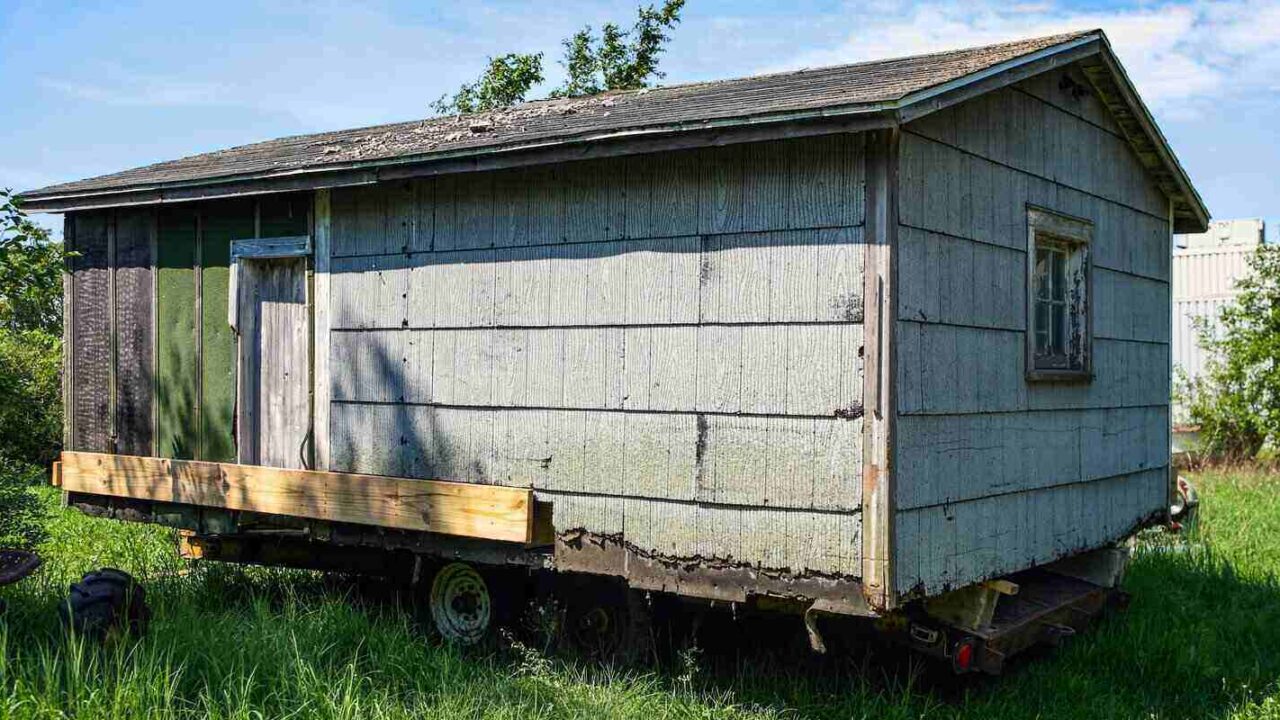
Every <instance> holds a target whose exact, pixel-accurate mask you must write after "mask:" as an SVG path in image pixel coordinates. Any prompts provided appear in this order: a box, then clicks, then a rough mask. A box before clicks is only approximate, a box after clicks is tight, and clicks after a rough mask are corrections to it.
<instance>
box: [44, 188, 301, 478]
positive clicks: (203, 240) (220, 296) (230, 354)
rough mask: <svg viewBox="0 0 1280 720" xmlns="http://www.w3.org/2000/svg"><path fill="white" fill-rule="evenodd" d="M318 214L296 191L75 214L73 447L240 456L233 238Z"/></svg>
mask: <svg viewBox="0 0 1280 720" xmlns="http://www.w3.org/2000/svg"><path fill="white" fill-rule="evenodd" d="M309 212H310V199H309V196H308V195H306V194H292V195H278V196H272V197H270V198H265V199H263V200H260V201H256V205H255V201H245V202H240V203H202V204H196V205H183V206H175V207H166V208H161V209H156V208H132V209H131V208H120V209H115V210H104V211H99V212H86V213H75V214H73V215H71V216H69V218H68V222H67V225H66V227H67V243H68V247H69V248H70V249H72V250H75V251H77V255H75V256H74V257H72V258H71V259H70V261H69V265H68V269H69V270H70V276H71V280H70V283H69V291H70V292H69V295H70V302H69V304H68V308H69V317H70V323H69V328H68V333H67V335H68V340H69V345H68V348H69V349H68V371H69V372H68V378H69V383H68V388H67V394H68V407H69V408H70V411H69V412H68V416H67V423H68V427H69V429H71V430H72V432H71V433H69V434H68V442H69V445H70V448H71V449H75V450H93V451H109V450H115V451H117V452H121V453H128V454H136V455H152V454H155V455H158V456H161V457H176V458H199V459H211V460H226V459H230V458H233V457H234V451H235V450H234V448H235V446H234V437H233V431H234V428H235V425H234V419H233V417H232V411H233V409H234V404H235V347H236V345H235V336H234V335H233V333H232V331H231V327H230V325H229V323H228V322H227V289H228V288H227V285H228V273H227V269H228V263H229V259H230V242H231V240H234V239H241V238H251V237H254V236H255V232H261V233H269V234H271V235H273V236H292V235H306V234H307V233H308V232H309V225H310V217H309ZM255 226H256V227H255ZM305 330H306V328H304V331H305ZM113 383H114V385H113ZM113 433H114V443H113V442H112V440H113Z"/></svg>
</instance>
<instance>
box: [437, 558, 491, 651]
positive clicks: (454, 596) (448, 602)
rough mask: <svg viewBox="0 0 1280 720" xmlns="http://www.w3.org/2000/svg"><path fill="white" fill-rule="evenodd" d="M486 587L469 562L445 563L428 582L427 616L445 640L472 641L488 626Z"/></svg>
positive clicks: (489, 604) (488, 609)
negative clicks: (429, 614) (428, 609)
mask: <svg viewBox="0 0 1280 720" xmlns="http://www.w3.org/2000/svg"><path fill="white" fill-rule="evenodd" d="M492 607H493V605H492V602H491V601H490V599H489V587H488V585H486V584H485V582H484V578H482V577H480V573H478V572H476V571H475V570H474V569H473V568H472V567H471V566H469V565H464V564H462V563H453V564H451V565H446V566H445V567H444V568H442V569H441V570H440V572H439V573H437V574H436V579H435V581H434V582H432V583H431V618H432V620H434V621H435V624H436V629H437V630H439V631H440V634H441V635H443V636H444V637H445V639H447V640H452V641H454V642H460V643H464V644H468V645H470V644H472V643H475V642H478V641H479V640H480V638H482V637H484V634H485V633H486V632H487V631H488V630H489V621H490V618H491V614H492Z"/></svg>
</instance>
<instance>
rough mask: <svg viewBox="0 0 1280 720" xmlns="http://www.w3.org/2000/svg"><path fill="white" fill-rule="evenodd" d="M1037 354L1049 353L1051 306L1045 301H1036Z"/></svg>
mask: <svg viewBox="0 0 1280 720" xmlns="http://www.w3.org/2000/svg"><path fill="white" fill-rule="evenodd" d="M1035 323H1036V355H1047V354H1048V353H1049V306H1048V305H1047V304H1045V303H1043V302H1037V303H1036V317H1035Z"/></svg>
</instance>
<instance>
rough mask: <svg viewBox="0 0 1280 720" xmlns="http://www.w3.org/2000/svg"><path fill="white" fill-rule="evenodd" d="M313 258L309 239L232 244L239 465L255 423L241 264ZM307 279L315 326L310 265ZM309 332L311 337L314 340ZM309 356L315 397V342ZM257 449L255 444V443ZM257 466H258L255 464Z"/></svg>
mask: <svg viewBox="0 0 1280 720" xmlns="http://www.w3.org/2000/svg"><path fill="white" fill-rule="evenodd" d="M311 255H312V243H311V236H310V235H295V236H287V237H274V238H246V239H243V240H232V241H231V272H230V287H229V288H228V293H227V322H228V324H230V325H231V329H232V331H233V332H235V335H236V412H235V418H236V428H235V438H236V462H237V463H239V464H245V462H246V460H247V458H246V448H247V447H248V445H249V444H248V443H247V442H246V439H247V436H246V435H245V433H246V430H248V429H249V428H250V427H251V425H252V423H251V418H250V413H249V403H247V402H246V401H245V399H246V391H247V385H246V383H247V381H248V378H246V377H245V373H244V372H243V370H244V366H245V362H244V358H245V351H246V347H245V345H244V340H245V338H244V335H243V333H242V332H241V328H240V274H241V267H240V264H241V262H245V261H262V260H285V259H296V258H302V259H309V258H310V257H311ZM304 272H305V276H304V278H303V287H304V293H305V297H304V301H305V303H306V312H307V322H308V323H309V324H314V322H315V302H314V299H315V298H314V295H313V291H312V286H311V263H310V262H308V263H307V266H306V270H305V271H304ZM311 334H312V333H311V332H308V336H309V337H310V336H311ZM307 352H308V354H309V355H310V360H309V361H308V363H307V372H308V377H307V378H306V387H307V392H308V395H312V394H313V388H314V387H315V347H314V343H313V342H312V341H310V340H309V341H308V348H307ZM309 410H310V412H309V413H308V417H307V434H306V436H307V438H308V448H307V453H306V457H305V459H306V465H307V467H306V468H305V469H308V470H309V469H312V468H314V467H315V423H316V413H315V407H314V405H312V407H310V408H309ZM253 445H254V447H256V446H257V443H256V441H255V442H254V443H253ZM254 464H257V463H256V462H255V463H254Z"/></svg>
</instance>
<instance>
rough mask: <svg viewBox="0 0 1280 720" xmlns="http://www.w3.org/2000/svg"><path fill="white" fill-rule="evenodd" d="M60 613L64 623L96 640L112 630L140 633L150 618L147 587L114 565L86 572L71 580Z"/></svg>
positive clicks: (136, 634) (80, 633) (140, 634)
mask: <svg viewBox="0 0 1280 720" xmlns="http://www.w3.org/2000/svg"><path fill="white" fill-rule="evenodd" d="M59 614H60V615H61V616H62V622H63V624H64V625H65V626H67V627H69V628H71V629H72V630H73V631H75V632H76V633H77V634H79V635H83V636H85V637H89V638H93V639H95V640H103V639H106V638H107V637H108V636H110V635H112V634H114V633H124V634H127V635H133V636H138V637H140V636H142V635H143V634H144V633H146V631H147V623H148V621H150V619H151V610H150V608H148V607H147V592H146V590H144V589H143V587H142V585H140V584H138V582H137V581H136V580H134V579H133V578H132V577H130V576H129V574H128V573H125V572H121V571H120V570H116V569H113V568H103V569H101V570H96V571H94V572H90V573H86V574H85V576H84V577H82V578H81V579H80V582H78V583H75V584H73V585H72V586H71V594H70V595H69V596H68V597H67V600H66V602H65V603H63V605H62V607H61V608H60V609H59Z"/></svg>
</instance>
